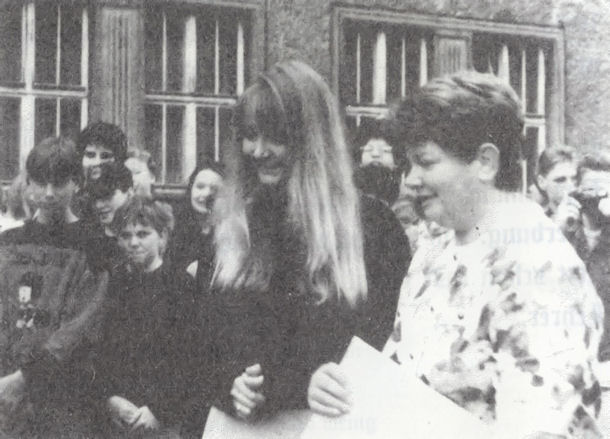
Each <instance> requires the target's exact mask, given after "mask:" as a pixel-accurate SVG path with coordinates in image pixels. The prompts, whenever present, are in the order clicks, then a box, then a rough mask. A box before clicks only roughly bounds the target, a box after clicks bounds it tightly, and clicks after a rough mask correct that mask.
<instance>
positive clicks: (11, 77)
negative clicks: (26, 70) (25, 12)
mask: <svg viewBox="0 0 610 439" xmlns="http://www.w3.org/2000/svg"><path fill="white" fill-rule="evenodd" d="M0 81H15V82H17V81H21V5H7V6H3V7H2V8H0Z"/></svg>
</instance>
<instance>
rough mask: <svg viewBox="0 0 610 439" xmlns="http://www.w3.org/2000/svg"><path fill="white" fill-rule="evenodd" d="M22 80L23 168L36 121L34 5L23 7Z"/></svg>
mask: <svg viewBox="0 0 610 439" xmlns="http://www.w3.org/2000/svg"><path fill="white" fill-rule="evenodd" d="M22 16H23V29H24V31H23V35H22V37H23V45H22V46H23V51H24V54H23V59H24V63H23V80H24V82H25V91H26V96H24V97H23V98H22V99H21V110H20V115H19V116H20V123H19V129H20V131H19V139H20V140H19V143H20V145H19V166H20V168H23V166H24V165H25V159H26V158H27V156H28V153H29V152H30V150H31V149H32V148H33V146H34V141H35V140H34V139H35V129H36V121H35V120H34V114H35V101H34V95H33V94H32V86H33V82H34V73H35V72H34V70H35V66H36V51H35V50H36V47H35V42H36V29H35V26H36V10H35V7H34V3H28V4H26V5H24V6H23V15H22Z"/></svg>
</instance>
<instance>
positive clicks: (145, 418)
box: [131, 406, 160, 431]
mask: <svg viewBox="0 0 610 439" xmlns="http://www.w3.org/2000/svg"><path fill="white" fill-rule="evenodd" d="M136 416H137V419H136V421H135V422H134V423H133V425H132V426H131V431H136V430H140V429H143V430H158V429H159V427H160V424H159V421H158V420H157V418H155V415H154V414H153V412H151V411H150V409H149V408H148V407H147V406H142V407H140V408H139V409H138V411H137V415H136Z"/></svg>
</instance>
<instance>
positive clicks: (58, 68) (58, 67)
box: [55, 5, 61, 85]
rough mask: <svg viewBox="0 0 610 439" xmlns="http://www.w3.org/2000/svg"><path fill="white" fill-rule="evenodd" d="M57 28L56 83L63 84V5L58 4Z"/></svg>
mask: <svg viewBox="0 0 610 439" xmlns="http://www.w3.org/2000/svg"><path fill="white" fill-rule="evenodd" d="M56 11H57V29H56V32H55V45H56V49H55V85H59V84H61V78H60V75H61V6H60V5H57V10H56Z"/></svg>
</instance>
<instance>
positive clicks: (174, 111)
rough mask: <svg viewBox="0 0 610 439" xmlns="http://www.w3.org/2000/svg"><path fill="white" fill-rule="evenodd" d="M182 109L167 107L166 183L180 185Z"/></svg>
mask: <svg viewBox="0 0 610 439" xmlns="http://www.w3.org/2000/svg"><path fill="white" fill-rule="evenodd" d="M183 119H184V107H182V106H176V105H168V106H167V131H166V132H167V174H166V175H167V178H166V182H167V183H182V181H183V175H182V155H183V153H182V150H183V146H182V121H183Z"/></svg>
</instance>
